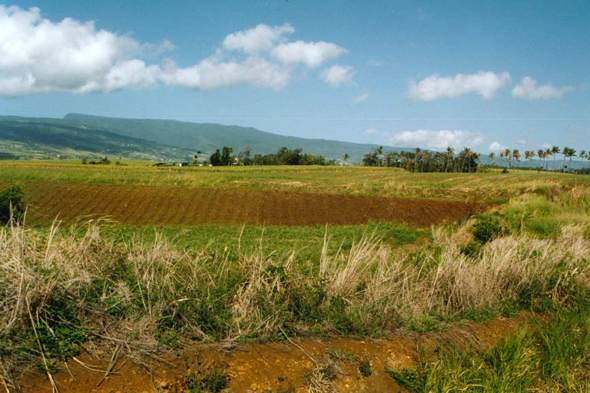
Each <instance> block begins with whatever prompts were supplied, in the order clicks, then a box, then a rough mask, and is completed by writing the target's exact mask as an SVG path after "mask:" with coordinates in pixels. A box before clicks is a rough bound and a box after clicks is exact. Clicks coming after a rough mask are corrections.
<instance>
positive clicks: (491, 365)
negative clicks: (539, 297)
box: [387, 299, 590, 393]
mask: <svg viewBox="0 0 590 393" xmlns="http://www.w3.org/2000/svg"><path fill="white" fill-rule="evenodd" d="M387 372H388V373H389V374H390V375H391V377H392V378H393V379H395V381H396V382H397V383H398V384H399V385H400V386H401V387H403V388H404V389H406V390H407V391H409V392H411V393H426V392H433V393H434V392H462V391H469V392H482V393H483V392H489V393H492V392H523V393H524V392H532V391H538V392H580V393H582V392H587V391H589V389H590V303H589V302H588V300H587V299H585V300H582V301H579V302H577V303H575V304H571V305H570V306H569V307H567V308H565V309H560V310H558V311H556V312H554V313H552V314H550V316H549V320H544V321H542V320H539V319H537V320H535V321H531V322H529V325H528V326H523V327H521V328H520V330H519V331H517V332H516V333H515V334H512V335H511V336H509V337H507V338H505V339H503V340H502V341H501V342H500V343H499V344H498V345H496V346H495V347H494V348H491V349H487V350H485V349H482V348H477V347H474V348H472V349H471V350H465V349H456V348H449V347H444V346H443V347H439V348H438V349H437V350H436V351H434V353H423V354H422V355H421V357H420V359H419V361H418V365H417V366H416V367H415V368H411V369H403V370H387Z"/></svg>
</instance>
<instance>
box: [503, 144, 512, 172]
mask: <svg viewBox="0 0 590 393" xmlns="http://www.w3.org/2000/svg"><path fill="white" fill-rule="evenodd" d="M504 157H506V162H507V168H508V167H510V168H512V152H511V151H510V149H508V148H506V149H505V150H504Z"/></svg>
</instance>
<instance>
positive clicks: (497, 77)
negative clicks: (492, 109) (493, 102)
mask: <svg viewBox="0 0 590 393" xmlns="http://www.w3.org/2000/svg"><path fill="white" fill-rule="evenodd" d="M508 81H510V74H509V73H507V72H503V73H501V74H496V73H494V72H489V71H480V72H479V73H477V74H469V75H464V74H458V75H456V76H455V77H440V76H438V75H431V76H429V77H427V78H425V79H423V80H421V81H420V82H418V83H415V82H411V83H410V85H409V89H408V96H409V97H410V98H412V99H415V100H423V101H432V100H436V99H437V98H455V97H459V96H461V95H464V94H468V93H477V94H479V95H481V96H482V97H483V98H486V99H488V98H490V97H492V96H493V95H494V94H495V93H496V91H497V90H498V89H500V88H501V87H503V86H504V85H505V84H506V83H507V82H508Z"/></svg>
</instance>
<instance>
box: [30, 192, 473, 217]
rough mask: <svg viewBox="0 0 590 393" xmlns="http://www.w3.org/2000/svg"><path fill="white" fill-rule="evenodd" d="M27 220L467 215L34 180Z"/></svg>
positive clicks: (327, 198)
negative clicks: (38, 181) (56, 218)
mask: <svg viewBox="0 0 590 393" xmlns="http://www.w3.org/2000/svg"><path fill="white" fill-rule="evenodd" d="M28 190H29V192H30V194H31V195H32V200H31V202H32V203H31V207H30V209H29V219H30V221H33V222H50V221H52V220H53V219H55V217H56V216H57V217H59V219H60V220H63V221H65V222H72V221H74V220H77V219H80V218H104V217H108V218H111V219H113V220H115V221H118V222H121V223H123V224H130V225H195V224H209V223H222V224H228V223H233V224H252V225H324V224H334V225H349V224H364V223H367V222H368V221H394V222H405V223H408V224H411V225H420V226H429V225H433V224H439V223H441V222H443V221H447V220H456V219H461V218H465V217H468V216H469V215H470V214H472V213H473V212H474V211H475V210H476V209H477V206H474V205H473V204H469V203H465V202H452V201H437V200H414V199H403V198H383V197H374V196H361V195H341V194H338V195H335V194H311V193H297V192H280V191H252V190H244V189H222V188H186V187H162V186H139V185H111V184H85V183H35V184H30V185H29V187H28Z"/></svg>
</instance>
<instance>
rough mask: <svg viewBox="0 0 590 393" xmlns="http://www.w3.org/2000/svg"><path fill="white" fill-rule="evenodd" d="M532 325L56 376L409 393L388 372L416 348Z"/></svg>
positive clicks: (193, 353)
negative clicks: (214, 377) (329, 375)
mask: <svg viewBox="0 0 590 393" xmlns="http://www.w3.org/2000/svg"><path fill="white" fill-rule="evenodd" d="M526 319H527V315H524V314H523V315H520V316H518V317H516V318H512V319H505V318H499V319H495V320H492V321H489V322H488V323H486V324H476V323H473V322H469V323H465V324H462V325H456V326H454V327H452V328H451V329H450V330H448V331H446V332H444V333H431V334H423V335H399V336H395V337H391V338H389V339H387V340H371V339H366V340H361V339H349V338H334V339H329V340H322V341H320V340H313V339H303V340H296V341H289V342H288V343H270V344H248V345H243V346H241V347H238V348H237V349H235V350H233V351H224V350H222V349H220V348H219V347H213V346H197V347H194V348H185V349H183V350H182V351H181V352H179V353H177V355H176V356H175V357H173V358H169V359H165V361H157V362H156V361H154V363H153V364H148V365H147V366H148V368H149V372H147V371H146V370H145V369H144V368H140V367H139V366H137V365H135V364H134V363H133V362H131V361H129V359H126V358H123V357H122V358H120V359H119V360H117V362H116V364H115V366H114V367H113V373H112V375H110V376H108V377H107V378H103V377H104V371H91V370H89V369H88V368H86V367H84V366H82V365H81V364H80V363H77V362H76V361H74V360H70V361H69V362H68V368H69V371H66V370H62V371H59V372H58V373H57V374H55V375H54V377H55V380H56V383H57V386H58V388H59V391H60V392H72V393H82V392H84V393H87V392H93V393H99V392H100V393H102V392H104V393H115V392H146V393H147V392H149V393H152V392H190V391H191V390H190V387H191V385H190V383H191V381H197V380H199V378H202V377H203V375H206V374H207V373H210V372H211V370H213V369H214V368H216V369H219V370H222V371H223V373H224V374H225V375H227V376H228V378H229V380H228V384H227V386H226V390H224V391H226V392H229V391H231V392H232V393H247V392H251V393H254V392H258V393H262V392H264V393H267V392H307V391H308V384H309V378H310V375H312V374H313V370H314V369H316V368H318V367H324V366H326V365H331V369H332V370H334V372H335V373H334V375H335V379H334V380H333V382H332V386H331V387H332V390H331V391H336V392H367V393H369V392H375V393H378V392H403V391H404V390H403V389H401V388H400V387H399V386H398V385H396V383H395V382H394V380H393V379H392V378H391V377H390V376H389V375H388V374H387V373H386V372H385V370H387V369H394V370H401V369H404V368H411V367H413V365H414V364H415V362H416V359H417V348H421V350H422V351H426V353H429V352H432V351H433V350H434V349H435V348H436V347H437V346H440V345H449V346H455V347H458V348H466V347H468V346H470V345H476V346H478V347H480V348H489V347H492V346H494V345H495V344H497V343H498V341H499V340H500V339H501V338H503V337H506V336H507V335H509V334H510V333H512V332H514V331H515V330H516V329H517V328H518V326H519V325H520V324H522V323H524V322H526ZM330 350H331V351H332V353H333V354H334V353H336V354H344V355H345V356H343V357H340V358H338V357H335V356H329V354H328V353H329V351H330ZM111 355H112V354H111V353H110V352H107V351H105V353H103V354H102V355H101V356H100V358H101V359H98V358H93V357H92V356H90V355H89V354H83V355H82V356H81V357H80V359H79V360H80V361H81V362H83V363H85V364H86V366H92V367H96V368H98V369H102V370H104V369H106V368H108V366H109V363H110V359H111ZM351 355H352V356H351ZM347 356H348V358H347V359H346V358H345V357H347ZM361 362H368V364H370V375H367V373H365V375H363V374H362V373H361V372H360V369H359V365H360V364H361ZM63 368H64V367H62V369H63ZM195 376H196V377H195ZM20 385H21V389H22V392H51V390H52V388H51V385H50V383H49V381H48V380H47V379H46V377H45V376H43V375H41V374H29V375H24V376H22V378H21V380H20ZM290 387H292V388H291V390H288V389H289V388H290ZM195 391H199V390H195Z"/></svg>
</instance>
